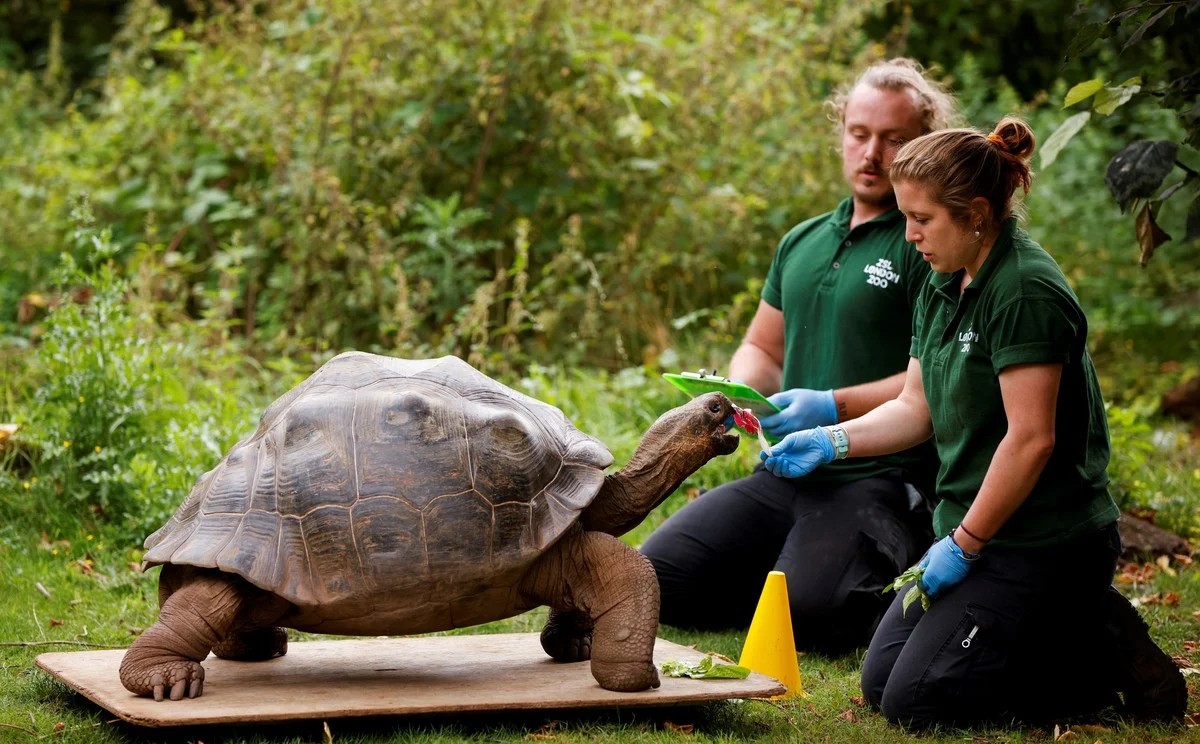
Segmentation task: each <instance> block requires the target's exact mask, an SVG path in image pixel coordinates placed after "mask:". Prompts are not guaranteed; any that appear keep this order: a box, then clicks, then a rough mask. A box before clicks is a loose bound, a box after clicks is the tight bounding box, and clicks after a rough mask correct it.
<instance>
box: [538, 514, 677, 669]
mask: <svg viewBox="0 0 1200 744" xmlns="http://www.w3.org/2000/svg"><path fill="white" fill-rule="evenodd" d="M523 589H524V590H525V592H526V594H527V595H528V596H529V597H531V598H534V599H535V600H536V601H537V602H538V603H539V604H548V605H550V607H551V609H552V610H553V611H554V612H552V614H551V622H552V623H562V622H563V620H564V618H565V619H567V620H568V621H569V622H570V624H571V625H572V626H573V627H574V628H575V629H576V631H578V630H579V629H580V628H581V627H583V626H584V625H585V624H586V623H584V622H581V621H580V620H579V618H580V617H583V618H589V619H590V620H591V622H592V624H593V627H594V630H593V632H592V643H591V659H592V676H593V677H595V678H596V681H597V682H599V683H600V686H601V687H603V688H604V689H606V690H615V691H617V692H637V691H640V690H645V689H648V688H651V687H658V685H659V681H658V671H657V670H656V669H655V668H654V640H655V635H656V634H657V633H658V608H659V597H658V579H657V577H656V575H655V573H654V567H653V566H652V565H651V564H650V561H649V560H648V559H646V558H645V557H644V556H642V555H641V554H639V553H638V552H637V551H636V550H634V549H633V548H631V547H629V546H628V545H626V544H624V543H623V542H621V541H620V540H618V539H617V538H615V537H613V536H612V535H607V534H604V533H600V532H584V531H582V530H579V531H577V532H575V533H574V534H572V535H567V536H565V537H564V538H563V539H561V540H559V542H558V544H557V545H556V546H555V547H554V548H551V550H550V551H549V552H547V554H546V555H544V556H542V558H541V559H540V560H539V561H538V563H537V564H535V565H534V568H533V570H532V571H531V572H530V575H529V576H528V577H527V579H526V581H525V583H524V584H523ZM560 627H563V626H561V625H560ZM549 628H550V626H548V629H549ZM552 635H553V631H552ZM543 647H545V646H544V644H543ZM547 650H549V649H547ZM551 655H553V654H551Z"/></svg>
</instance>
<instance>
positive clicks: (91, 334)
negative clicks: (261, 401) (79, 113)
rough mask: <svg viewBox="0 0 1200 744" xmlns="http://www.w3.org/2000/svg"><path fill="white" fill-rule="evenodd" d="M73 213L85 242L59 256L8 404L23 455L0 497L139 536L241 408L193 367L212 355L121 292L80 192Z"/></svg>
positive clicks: (42, 515) (53, 528)
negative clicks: (29, 391)
mask: <svg viewBox="0 0 1200 744" xmlns="http://www.w3.org/2000/svg"><path fill="white" fill-rule="evenodd" d="M77 216H79V217H80V218H81V220H82V224H81V228H80V230H79V231H78V232H77V234H76V239H77V241H78V242H81V243H84V244H87V245H89V246H90V250H89V251H87V252H86V256H87V258H86V263H85V264H83V265H81V264H79V263H77V262H76V261H75V260H74V259H73V258H71V256H70V255H69V254H64V256H63V265H62V268H61V270H60V272H59V274H58V276H57V282H56V283H57V285H58V297H59V301H58V304H57V305H56V306H55V307H54V308H53V310H52V311H51V312H50V314H49V317H48V318H47V319H46V321H45V329H44V333H43V335H42V337H41V338H40V343H39V344H38V345H37V347H36V348H35V349H34V350H33V352H32V354H31V356H30V358H29V360H28V372H27V373H26V375H27V376H28V378H30V379H29V382H31V383H32V384H33V385H35V386H36V389H35V392H34V393H33V395H32V398H31V400H29V401H28V403H27V405H25V406H21V407H19V408H18V409H17V411H16V413H17V423H18V424H19V425H20V429H19V435H18V442H19V443H20V445H21V446H22V448H24V450H23V451H26V452H28V457H29V460H30V462H29V463H28V465H27V472H25V473H24V474H23V476H22V477H19V478H18V477H16V476H15V475H14V474H13V472H12V471H11V470H10V471H9V475H8V483H9V487H10V488H12V489H13V496H14V497H13V498H8V497H7V496H5V498H4V501H3V503H2V504H0V507H2V509H3V511H4V512H6V513H7V514H8V516H9V517H10V518H12V517H13V516H17V517H19V518H21V519H22V520H23V521H27V522H30V521H31V522H33V523H38V522H41V526H42V528H43V529H45V530H47V531H49V532H51V533H62V532H67V533H70V532H71V531H73V530H77V529H83V528H85V527H88V526H91V525H97V524H107V525H109V526H110V527H113V528H116V529H117V530H118V531H119V534H120V535H121V536H122V537H124V538H126V539H129V540H133V541H137V542H140V540H141V538H142V537H144V536H145V535H146V534H148V532H149V531H151V530H153V529H156V528H157V527H158V526H159V525H160V524H161V523H162V521H163V520H164V518H165V517H166V516H168V515H169V514H170V512H171V511H172V510H173V509H174V507H175V506H176V505H177V504H178V503H179V502H180V501H181V500H182V498H183V496H185V495H186V494H187V491H188V490H189V489H190V488H191V485H192V483H193V481H194V480H195V478H196V476H197V475H198V474H199V472H200V470H199V468H202V467H207V466H211V465H212V464H214V463H215V462H216V461H217V460H218V459H219V458H220V457H221V455H222V454H223V453H224V451H225V449H227V447H228V446H229V444H230V443H231V442H230V438H229V437H230V435H231V434H235V433H236V431H229V430H228V427H229V426H230V424H231V422H233V421H236V420H238V419H241V418H242V415H243V414H242V413H241V411H240V410H239V406H238V401H237V400H236V398H235V397H234V396H232V395H230V394H229V393H228V392H227V391H225V390H223V389H222V388H221V386H220V385H219V384H217V383H216V382H215V381H206V380H205V379H203V376H202V375H200V374H198V372H200V370H201V369H202V367H197V366H196V365H197V363H198V362H200V363H203V362H205V361H208V362H215V361H216V360H217V359H218V357H217V355H216V354H214V353H212V352H204V351H201V350H199V349H198V348H197V347H196V346H195V345H193V344H189V343H188V342H187V341H185V340H182V339H173V338H172V337H171V335H170V333H169V332H165V331H164V330H163V329H160V328H158V327H157V326H156V325H155V324H154V323H153V321H152V319H151V318H150V317H149V314H148V313H147V312H144V311H140V310H139V309H138V308H137V306H136V305H135V304H133V303H131V302H130V299H129V298H130V293H131V286H130V283H129V282H128V281H127V280H125V279H123V278H122V277H121V276H120V275H119V274H118V272H117V268H116V265H115V263H114V261H113V255H114V253H115V252H116V249H115V247H114V246H113V245H112V243H111V240H110V235H109V233H108V231H107V230H104V231H101V232H99V233H96V232H95V231H93V230H92V229H90V227H88V225H87V221H88V219H87V213H86V204H85V205H84V206H83V207H81V209H80V210H79V211H78V213H77ZM193 330H194V329H193ZM18 480H19V481H20V483H19V487H18ZM17 495H19V496H20V498H16V496H17ZM42 520H44V521H42Z"/></svg>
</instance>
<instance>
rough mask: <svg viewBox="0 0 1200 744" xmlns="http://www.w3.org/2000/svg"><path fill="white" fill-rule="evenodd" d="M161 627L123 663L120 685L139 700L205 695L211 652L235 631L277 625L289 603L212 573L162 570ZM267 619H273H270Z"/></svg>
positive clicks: (143, 639) (149, 631)
mask: <svg viewBox="0 0 1200 744" xmlns="http://www.w3.org/2000/svg"><path fill="white" fill-rule="evenodd" d="M159 603H160V605H161V609H160V610H159V613H158V622H156V623H154V625H152V626H150V627H149V628H147V629H146V631H145V632H144V633H142V634H141V635H140V636H138V639H137V640H136V641H134V642H133V645H132V646H130V647H129V650H128V651H126V652H125V657H124V658H123V659H122V660H121V668H120V676H121V684H123V685H124V686H125V689H127V690H129V691H130V692H132V693H134V694H135V695H153V696H154V699H155V700H162V699H163V698H164V696H166V697H169V698H170V699H171V700H180V699H182V698H183V697H184V696H187V697H189V698H195V697H200V696H201V695H202V694H204V667H203V666H201V665H200V662H202V661H204V659H205V657H207V656H208V652H209V651H211V650H212V649H213V648H214V647H215V646H217V645H218V644H220V643H221V642H222V641H223V640H224V639H225V637H226V636H228V635H229V634H230V633H231V632H232V631H234V630H235V629H237V630H238V631H239V632H243V633H244V632H245V631H247V630H253V629H254V628H260V627H263V626H268V625H274V623H275V622H276V621H277V620H278V619H279V618H280V617H281V616H282V615H283V612H284V609H285V608H286V603H285V602H284V601H283V600H281V599H279V598H277V597H275V596H274V595H270V594H267V593H266V592H263V591H262V590H261V589H257V588H255V587H254V586H252V585H251V584H249V583H247V582H246V581H245V580H243V579H241V578H239V577H237V576H233V575H230V574H226V573H222V572H220V571H216V570H211V569H196V568H192V567H191V566H175V565H166V566H163V570H162V575H161V576H160V577H159ZM267 618H269V619H267Z"/></svg>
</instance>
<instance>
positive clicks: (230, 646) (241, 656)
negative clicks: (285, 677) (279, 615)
mask: <svg viewBox="0 0 1200 744" xmlns="http://www.w3.org/2000/svg"><path fill="white" fill-rule="evenodd" d="M287 644H288V637H287V630H285V629H283V628H257V629H255V630H251V631H247V632H245V633H233V634H232V635H230V636H229V637H228V638H226V639H225V640H223V641H221V642H220V643H218V644H217V645H216V646H213V653H214V654H216V655H217V656H218V657H219V658H222V659H232V660H233V661H265V660H267V659H274V658H275V657H276V656H283V655H284V654H286V653H287Z"/></svg>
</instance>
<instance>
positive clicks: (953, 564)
mask: <svg viewBox="0 0 1200 744" xmlns="http://www.w3.org/2000/svg"><path fill="white" fill-rule="evenodd" d="M977 559H978V558H977V557H976V558H968V557H967V554H966V553H964V552H963V549H962V548H960V547H958V543H956V542H954V533H953V532H952V533H950V534H949V535H946V536H945V537H943V538H942V539H941V540H938V541H937V542H936V543H934V544H933V547H931V548H930V549H929V551H928V552H926V553H925V557H924V558H922V559H921V562H920V564H918V565H920V567H921V568H923V569H925V573H924V574H922V575H921V579H920V582H921V586H922V588H924V589H925V593H926V594H928V595H929V596H930V597H936V596H938V595H939V594H941V593H943V592H945V591H946V590H947V589H949V588H951V587H953V586H957V585H958V584H960V583H962V580H963V579H965V578H967V573H968V572H969V571H970V570H971V564H972V563H974V562H975V561H976V560H977Z"/></svg>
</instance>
